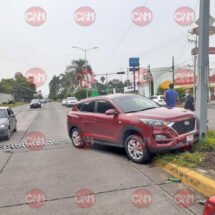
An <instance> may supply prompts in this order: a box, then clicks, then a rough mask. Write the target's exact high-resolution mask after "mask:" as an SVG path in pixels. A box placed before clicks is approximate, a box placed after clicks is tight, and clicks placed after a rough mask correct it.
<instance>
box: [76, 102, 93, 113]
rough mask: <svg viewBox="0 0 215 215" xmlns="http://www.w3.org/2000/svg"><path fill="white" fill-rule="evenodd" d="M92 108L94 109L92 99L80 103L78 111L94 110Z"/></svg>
mask: <svg viewBox="0 0 215 215" xmlns="http://www.w3.org/2000/svg"><path fill="white" fill-rule="evenodd" d="M94 110H95V102H94V101H89V102H84V103H82V105H81V109H80V111H82V112H94Z"/></svg>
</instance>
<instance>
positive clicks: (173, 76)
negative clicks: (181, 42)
mask: <svg viewBox="0 0 215 215" xmlns="http://www.w3.org/2000/svg"><path fill="white" fill-rule="evenodd" d="M174 82H175V58H174V56H172V84H173V87H175V86H174Z"/></svg>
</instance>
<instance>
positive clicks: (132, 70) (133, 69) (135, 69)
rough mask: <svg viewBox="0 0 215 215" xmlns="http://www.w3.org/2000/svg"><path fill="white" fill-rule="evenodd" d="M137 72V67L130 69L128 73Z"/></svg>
mask: <svg viewBox="0 0 215 215" xmlns="http://www.w3.org/2000/svg"><path fill="white" fill-rule="evenodd" d="M138 70H139V67H136V68H135V67H131V68H129V71H130V72H136V71H138Z"/></svg>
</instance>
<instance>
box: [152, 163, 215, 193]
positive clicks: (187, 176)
mask: <svg viewBox="0 0 215 215" xmlns="http://www.w3.org/2000/svg"><path fill="white" fill-rule="evenodd" d="M155 165H156V166H158V167H160V168H161V169H163V170H164V171H165V172H167V173H169V174H170V175H173V176H174V177H176V178H178V179H181V181H182V182H183V183H184V184H186V185H188V186H190V187H192V188H194V189H195V190H196V191H198V192H199V193H202V194H204V195H205V196H207V197H211V196H213V195H215V180H213V179H210V178H208V177H205V176H203V175H201V174H199V173H197V172H195V171H193V170H191V169H188V168H185V167H179V166H177V165H175V164H172V163H164V162H162V161H155Z"/></svg>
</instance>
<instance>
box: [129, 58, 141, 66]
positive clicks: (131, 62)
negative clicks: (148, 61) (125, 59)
mask: <svg viewBox="0 0 215 215" xmlns="http://www.w3.org/2000/svg"><path fill="white" fill-rule="evenodd" d="M139 65H140V64H139V57H131V58H129V67H139Z"/></svg>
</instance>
